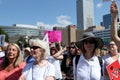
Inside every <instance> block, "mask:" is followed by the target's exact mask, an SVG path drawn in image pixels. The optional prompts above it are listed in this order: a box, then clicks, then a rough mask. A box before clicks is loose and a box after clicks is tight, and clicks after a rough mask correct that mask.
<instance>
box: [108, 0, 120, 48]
mask: <svg viewBox="0 0 120 80" xmlns="http://www.w3.org/2000/svg"><path fill="white" fill-rule="evenodd" d="M110 12H111V16H112V22H111V39H112V40H113V41H115V43H116V44H117V46H118V47H119V50H120V38H119V36H118V28H117V19H118V7H117V4H116V2H115V1H113V2H112V4H111V6H110Z"/></svg>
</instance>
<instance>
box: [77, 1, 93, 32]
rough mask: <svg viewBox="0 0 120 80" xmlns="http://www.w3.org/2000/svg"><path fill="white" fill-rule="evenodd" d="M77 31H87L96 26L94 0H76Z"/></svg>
mask: <svg viewBox="0 0 120 80" xmlns="http://www.w3.org/2000/svg"><path fill="white" fill-rule="evenodd" d="M76 8H77V29H79V30H85V29H87V28H88V27H90V26H93V24H94V2H93V0H76Z"/></svg>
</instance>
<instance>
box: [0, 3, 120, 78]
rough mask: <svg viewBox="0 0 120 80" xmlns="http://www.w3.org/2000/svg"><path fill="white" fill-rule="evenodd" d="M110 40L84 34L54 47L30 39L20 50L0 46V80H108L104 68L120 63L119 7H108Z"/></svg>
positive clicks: (15, 47) (113, 4)
mask: <svg viewBox="0 0 120 80" xmlns="http://www.w3.org/2000/svg"><path fill="white" fill-rule="evenodd" d="M110 12H111V15H112V22H111V41H110V42H109V44H108V45H104V42H103V41H102V39H101V38H99V37H96V36H95V35H94V34H93V33H92V32H85V33H83V35H82V38H81V39H80V40H79V41H78V42H71V43H70V44H68V45H66V46H64V47H63V46H61V44H60V43H57V44H58V45H59V48H58V47H56V45H55V44H50V46H48V43H47V42H45V41H44V40H40V39H38V38H36V39H30V40H29V45H30V46H28V47H26V48H24V49H23V51H22V50H21V49H20V47H19V46H18V45H17V44H16V43H8V44H7V46H4V47H0V54H3V53H4V55H2V56H0V80H110V76H109V73H108V71H107V69H106V67H107V66H108V65H109V64H111V63H113V62H115V61H116V60H120V57H119V56H120V53H119V50H120V45H119V44H120V38H119V36H118V32H117V25H116V24H117V18H118V7H117V5H116V2H115V1H112V4H111V6H110Z"/></svg>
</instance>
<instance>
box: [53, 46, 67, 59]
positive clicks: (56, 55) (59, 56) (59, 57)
mask: <svg viewBox="0 0 120 80" xmlns="http://www.w3.org/2000/svg"><path fill="white" fill-rule="evenodd" d="M65 50H66V47H65V48H63V49H60V50H59V51H58V52H57V53H56V54H54V55H52V56H53V57H54V58H56V59H59V60H61V59H63V53H64V51H65Z"/></svg>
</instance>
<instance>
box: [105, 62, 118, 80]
mask: <svg viewBox="0 0 120 80" xmlns="http://www.w3.org/2000/svg"><path fill="white" fill-rule="evenodd" d="M106 68H107V72H108V75H109V77H110V80H120V64H119V61H118V60H116V61H115V62H113V63H111V64H110V65H108V66H106Z"/></svg>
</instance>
